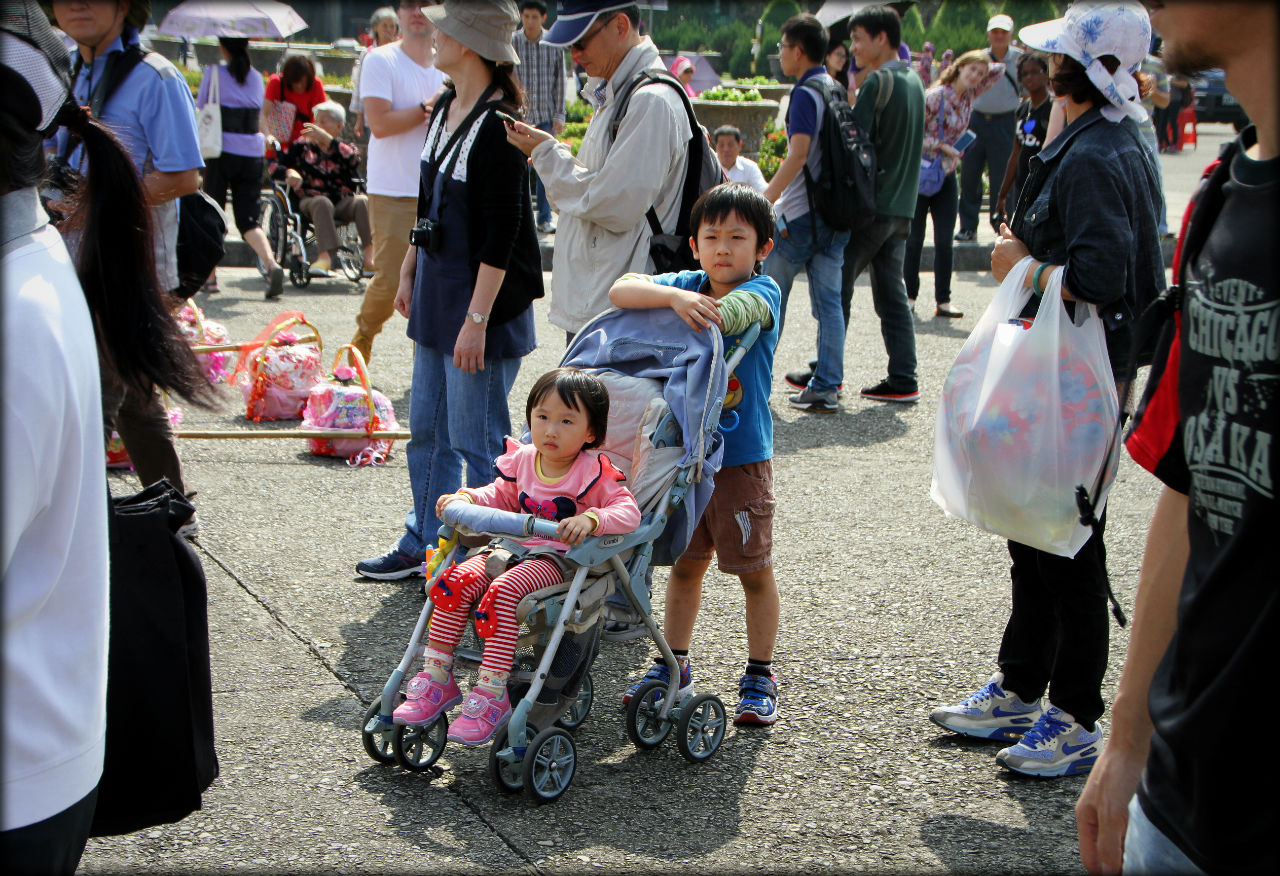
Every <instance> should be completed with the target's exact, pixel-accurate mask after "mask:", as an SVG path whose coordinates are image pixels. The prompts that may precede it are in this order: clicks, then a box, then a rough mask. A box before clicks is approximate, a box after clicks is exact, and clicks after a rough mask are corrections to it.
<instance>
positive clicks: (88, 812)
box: [0, 788, 98, 876]
mask: <svg viewBox="0 0 1280 876" xmlns="http://www.w3.org/2000/svg"><path fill="white" fill-rule="evenodd" d="M97 804H98V789H97V788H94V789H93V790H92V791H90V792H89V793H88V794H87V795H86V796H84V797H82V798H81V799H80V801H79V802H77V803H72V804H71V805H70V806H68V807H67V808H66V809H63V810H62V811H61V812H59V813H58V814H57V815H51V816H49V817H48V818H46V819H45V820H44V821H37V822H36V823H35V824H28V825H27V826H26V827H19V828H15V829H13V830H6V831H3V832H0V861H4V870H5V872H6V873H9V874H12V876H26V874H31V876H47V874H55V873H56V874H64V873H65V874H68V876H69V874H72V873H74V872H75V871H76V867H77V866H79V864H80V856H81V855H83V854H84V847H85V843H87V842H88V840H89V825H90V823H91V822H92V821H93V810H94V808H95V807H96V806H97Z"/></svg>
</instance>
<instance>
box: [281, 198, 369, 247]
mask: <svg viewBox="0 0 1280 876" xmlns="http://www.w3.org/2000/svg"><path fill="white" fill-rule="evenodd" d="M298 209H300V210H301V211H302V212H303V213H305V214H306V215H307V218H309V219H310V220H311V227H312V229H313V230H314V231H315V235H316V248H317V249H319V250H320V251H321V252H333V251H334V250H336V249H337V248H338V228H337V222H354V223H356V233H357V234H359V235H360V245H361V246H368V245H369V241H370V240H371V239H372V237H373V231H372V227H371V226H370V223H369V202H368V199H367V198H366V197H365V196H364V195H355V196H348V197H345V198H343V199H342V200H341V201H339V202H338V203H337V204H335V203H333V201H330V200H329V199H328V198H326V197H325V196H324V195H318V196H316V197H314V198H303V199H302V200H301V201H299V202H298ZM335 220H337V222H335Z"/></svg>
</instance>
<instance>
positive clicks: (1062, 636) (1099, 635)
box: [997, 513, 1110, 727]
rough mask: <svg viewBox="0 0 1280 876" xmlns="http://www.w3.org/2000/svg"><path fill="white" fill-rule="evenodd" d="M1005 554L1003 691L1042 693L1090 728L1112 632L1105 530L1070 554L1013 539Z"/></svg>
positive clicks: (1027, 696) (1098, 708) (1024, 695)
mask: <svg viewBox="0 0 1280 876" xmlns="http://www.w3.org/2000/svg"><path fill="white" fill-rule="evenodd" d="M1102 523H1103V526H1105V525H1106V515H1105V513H1104V514H1103V520H1102ZM1009 556H1010V557H1011V558H1012V559H1013V566H1012V568H1011V569H1010V570H1009V577H1010V579H1011V580H1012V582H1013V611H1012V612H1011V613H1010V615H1009V622H1008V624H1007V625H1006V626H1005V628H1004V639H1003V640H1002V641H1001V642H1000V654H999V657H998V658H997V662H998V663H999V664H1000V670H1001V671H1002V672H1003V673H1004V688H1005V690H1007V691H1012V692H1013V693H1015V694H1017V695H1018V696H1019V697H1020V698H1021V699H1023V700H1027V701H1031V700H1035V699H1038V698H1039V697H1040V696H1042V695H1043V694H1044V693H1045V690H1046V689H1047V690H1048V692H1049V699H1050V700H1051V701H1052V702H1053V704H1054V705H1055V706H1057V707H1058V708H1059V709H1062V710H1063V711H1065V712H1070V713H1071V716H1072V717H1073V718H1075V719H1076V721H1077V722H1079V723H1081V724H1083V725H1084V726H1086V727H1092V726H1093V723H1094V722H1095V721H1097V720H1098V718H1100V717H1102V710H1103V704H1102V676H1103V675H1104V674H1105V673H1106V671H1107V653H1108V641H1107V637H1108V635H1109V633H1110V626H1109V624H1110V620H1109V616H1108V614H1107V579H1106V563H1107V549H1106V545H1105V544H1104V543H1103V539H1102V530H1101V528H1099V531H1097V532H1095V533H1094V534H1093V535H1091V536H1090V537H1089V540H1088V541H1087V542H1085V544H1084V547H1082V548H1080V552H1079V553H1077V554H1076V555H1075V556H1074V557H1059V556H1055V555H1054V554H1048V553H1045V552H1044V551H1041V550H1036V549H1035V548H1033V547H1028V546H1027V545H1024V544H1019V543H1017V542H1013V541H1011V542H1009Z"/></svg>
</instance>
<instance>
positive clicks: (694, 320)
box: [671, 289, 723, 332]
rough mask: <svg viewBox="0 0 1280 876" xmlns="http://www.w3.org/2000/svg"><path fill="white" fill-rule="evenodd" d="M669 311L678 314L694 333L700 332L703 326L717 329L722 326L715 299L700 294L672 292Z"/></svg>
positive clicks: (680, 291)
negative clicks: (712, 326)
mask: <svg viewBox="0 0 1280 876" xmlns="http://www.w3.org/2000/svg"><path fill="white" fill-rule="evenodd" d="M671 309H672V310H674V311H675V312H676V313H678V314H679V315H680V318H681V319H683V320H684V321H685V322H687V323H688V324H689V327H690V328H691V329H693V330H694V331H699V332H700V331H702V328H703V326H709V325H714V326H716V327H717V328H718V327H719V326H721V325H722V324H723V321H722V320H721V318H720V308H719V307H717V306H716V302H715V299H714V298H711V297H709V296H707V295H703V294H702V293H700V292H686V291H685V290H683V289H676V290H673V294H672V296H671Z"/></svg>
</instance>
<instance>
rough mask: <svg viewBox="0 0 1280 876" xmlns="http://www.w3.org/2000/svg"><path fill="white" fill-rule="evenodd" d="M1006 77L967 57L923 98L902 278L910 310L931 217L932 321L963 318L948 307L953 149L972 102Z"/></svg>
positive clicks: (983, 56)
mask: <svg viewBox="0 0 1280 876" xmlns="http://www.w3.org/2000/svg"><path fill="white" fill-rule="evenodd" d="M1003 75H1004V64H1002V63H1001V62H999V61H992V60H991V59H990V58H988V57H987V53H986V51H985V50H979V49H975V50H974V51H972V52H965V53H964V54H963V55H961V56H960V57H959V58H956V60H955V63H954V64H952V65H951V66H950V67H948V68H947V69H945V70H943V71H942V75H941V76H939V77H938V84H937V85H935V86H934V87H933V88H930V89H929V90H928V91H926V92H925V95H924V152H923V154H922V156H921V159H920V194H919V195H918V196H917V197H916V215H915V219H913V220H912V222H911V233H910V235H908V237H907V253H906V260H905V262H904V264H903V267H902V275H903V276H902V279H903V280H904V281H905V282H906V284H907V298H908V299H909V300H910V301H911V307H912V308H913V309H914V308H915V305H916V297H917V296H918V295H919V294H920V253H921V251H922V250H923V249H924V224H925V219H926V218H928V217H929V216H932V217H933V295H934V298H935V300H936V301H937V304H938V308H937V310H936V311H934V315H935V316H940V317H948V318H951V319H959V318H960V317H962V316H964V314H963V313H961V312H960V311H959V310H956V309H955V308H954V307H952V306H951V239H952V234H953V233H954V232H955V227H956V216H957V214H958V212H959V210H960V187H959V184H958V183H957V182H956V168H957V167H959V166H960V155H961V152H960V151H959V150H957V149H956V148H955V146H953V145H952V144H953V143H955V142H956V141H957V140H958V139H959V138H960V136H961V135H962V134H964V132H965V131H966V130H967V129H968V128H969V116H970V115H971V114H972V112H973V102H974V100H976V99H977V97H978V95H980V94H982V93H983V92H984V91H986V90H987V89H988V88H990V87H991V86H992V85H994V84H995V83H996V82H998V81H999V80H1000V77H1001V76H1003Z"/></svg>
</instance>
